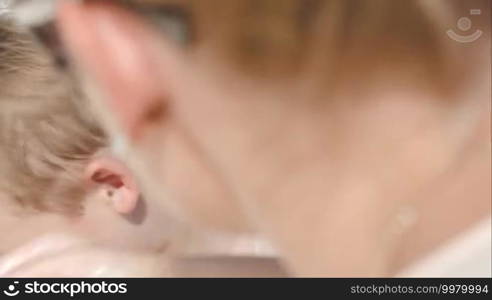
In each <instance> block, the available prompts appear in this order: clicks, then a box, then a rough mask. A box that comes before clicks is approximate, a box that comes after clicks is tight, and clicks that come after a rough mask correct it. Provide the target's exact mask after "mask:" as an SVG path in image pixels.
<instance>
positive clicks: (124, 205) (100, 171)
mask: <svg viewBox="0 0 492 300" xmlns="http://www.w3.org/2000/svg"><path fill="white" fill-rule="evenodd" d="M85 180H86V181H87V182H88V186H89V189H91V191H92V192H97V193H102V194H103V197H106V198H107V199H108V200H109V201H110V202H111V203H112V205H113V208H114V210H115V211H116V212H118V213H119V214H123V215H129V214H131V213H132V212H133V211H134V210H135V208H136V207H137V204H138V201H139V198H140V190H139V189H138V186H137V184H136V181H135V178H134V177H133V174H132V172H131V171H130V170H129V169H128V168H127V167H126V166H125V164H124V163H123V162H121V161H119V160H118V159H116V158H114V157H111V156H104V157H97V158H94V159H93V160H92V161H91V162H90V163H89V165H88V166H87V168H86V172H85Z"/></svg>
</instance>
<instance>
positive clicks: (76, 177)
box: [0, 19, 163, 253]
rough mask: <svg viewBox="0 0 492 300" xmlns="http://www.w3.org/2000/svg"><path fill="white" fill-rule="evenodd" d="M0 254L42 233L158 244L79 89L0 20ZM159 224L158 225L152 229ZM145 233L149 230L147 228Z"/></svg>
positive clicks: (25, 38) (125, 172) (31, 43)
mask: <svg viewBox="0 0 492 300" xmlns="http://www.w3.org/2000/svg"><path fill="white" fill-rule="evenodd" d="M0 82H1V85H2V86H1V88H0V206H1V209H0V239H1V242H0V253H2V252H6V251H8V250H10V249H11V248H14V247H16V246H18V245H20V244H22V243H24V242H26V240H28V239H31V238H33V237H36V236H39V235H42V234H44V233H56V232H60V231H63V232H66V231H70V232H71V233H74V232H75V233H76V234H77V235H82V236H84V237H85V238H89V239H91V240H95V241H98V242H103V243H109V244H112V245H125V246H128V245H130V246H131V245H135V246H138V247H146V248H148V247H160V246H161V242H163V241H162V239H160V238H159V233H157V232H155V233H154V232H153V231H152V227H153V226H150V224H153V225H156V224H155V223H153V222H154V221H152V220H159V219H160V220H162V218H153V217H152V215H157V214H158V212H157V211H158V210H156V209H152V210H150V209H148V207H146V205H148V203H144V201H142V199H141V197H140V193H139V190H138V187H137V185H136V183H135V180H134V178H133V177H132V174H131V172H130V171H129V170H128V169H127V168H126V167H125V165H124V164H123V163H122V162H121V161H119V160H117V159H116V158H114V157H113V155H112V154H111V152H110V151H109V150H108V147H107V146H108V140H107V138H106V135H105V133H104V132H103V130H101V129H100V127H99V126H98V122H97V120H96V119H95V118H94V117H93V115H92V114H91V112H90V108H89V105H88V104H87V103H88V102H86V99H85V97H84V95H83V93H81V92H80V90H78V89H77V88H76V87H75V85H73V84H71V80H70V79H69V78H68V77H67V76H64V75H63V74H62V73H61V72H59V71H58V70H57V68H56V67H55V65H54V64H53V63H52V61H51V60H50V58H49V56H48V55H46V53H45V52H44V50H43V49H42V48H41V47H38V46H37V44H36V42H35V40H34V39H33V37H32V36H31V35H30V34H29V33H28V32H24V31H23V30H21V29H19V28H17V27H16V26H15V25H14V24H13V23H11V22H10V21H8V20H5V19H4V20H0ZM158 227H160V228H161V229H162V226H158ZM151 231H152V232H151Z"/></svg>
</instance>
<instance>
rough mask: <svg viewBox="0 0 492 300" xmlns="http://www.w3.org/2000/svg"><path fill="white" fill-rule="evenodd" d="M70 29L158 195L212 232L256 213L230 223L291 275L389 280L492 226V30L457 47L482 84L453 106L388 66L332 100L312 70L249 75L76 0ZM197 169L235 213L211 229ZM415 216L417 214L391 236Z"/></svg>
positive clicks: (458, 92) (66, 9)
mask: <svg viewBox="0 0 492 300" xmlns="http://www.w3.org/2000/svg"><path fill="white" fill-rule="evenodd" d="M481 3H482V4H483V3H485V2H481ZM483 11H484V12H486V11H489V10H487V9H485V8H484V10H483ZM454 20H455V19H454ZM59 21H60V24H62V26H61V28H62V31H63V32H62V34H63V37H64V40H65V42H66V44H67V45H68V48H69V50H70V51H71V53H72V55H73V57H74V58H75V61H76V62H77V64H78V67H79V69H80V70H81V71H83V72H85V74H89V77H90V78H92V81H94V82H93V83H94V84H95V87H97V89H98V90H99V92H100V94H101V95H102V96H103V98H104V99H105V100H106V102H104V104H103V105H102V109H109V110H110V111H111V112H112V113H113V117H112V118H111V121H108V122H109V123H112V121H114V120H116V125H115V124H111V126H112V128H115V127H116V128H120V129H121V130H123V131H124V132H125V134H126V135H127V136H128V137H129V139H130V144H131V145H132V147H133V148H134V150H135V152H136V153H138V154H140V155H139V157H140V162H139V164H138V166H137V169H139V171H140V175H142V176H143V178H145V179H146V180H145V184H146V185H147V186H146V188H147V190H148V191H150V194H152V195H156V196H157V194H156V193H155V191H157V190H158V189H159V187H161V186H166V187H167V188H168V189H169V192H170V193H171V195H172V196H173V197H171V198H169V199H166V200H162V201H163V202H164V203H165V204H166V205H167V206H168V207H170V208H173V209H172V211H174V212H175V213H176V215H177V216H178V217H180V218H184V219H188V220H190V222H194V223H199V224H201V225H204V224H205V225H206V224H209V225H210V226H215V225H217V221H216V219H217V217H220V216H221V215H222V216H247V218H246V220H245V219H243V218H236V220H240V221H241V223H240V224H234V226H232V225H231V224H227V223H220V222H219V224H221V225H224V224H225V225H226V226H225V228H222V229H223V230H234V229H237V228H242V229H244V228H247V229H253V230H257V231H259V232H261V233H262V234H264V235H265V236H267V237H268V238H269V239H270V241H271V242H272V243H273V244H274V246H275V247H276V248H277V249H278V250H279V252H280V255H281V257H282V259H283V261H284V262H285V263H286V265H287V266H288V268H289V270H290V272H291V274H293V275H300V276H388V275H392V274H395V273H397V272H399V271H401V270H402V269H403V268H404V267H405V266H407V265H409V264H410V263H412V262H414V261H416V260H418V259H419V258H421V257H423V256H424V255H425V254H427V253H428V252H429V251H432V250H433V249H435V248H436V246H437V245H440V244H442V243H443V242H444V241H446V240H447V239H448V238H449V237H451V236H454V235H456V234H457V233H459V232H462V231H464V230H466V229H467V228H469V227H470V226H471V225H472V224H474V223H476V222H478V221H480V220H482V219H484V218H487V217H489V216H490V166H491V162H490V141H489V137H490V125H489V124H490V114H489V113H488V112H489V111H490V72H489V70H488V69H487V68H488V66H490V55H489V53H488V52H487V51H488V49H489V45H490V32H487V33H486V35H485V36H484V39H482V41H481V42H479V43H476V44H475V45H474V47H472V48H470V49H467V50H463V49H464V48H462V47H461V46H460V45H457V44H456V43H453V42H452V41H447V46H448V47H449V49H450V51H451V52H452V53H454V54H455V55H457V57H461V59H462V56H465V57H466V58H468V59H469V61H470V64H469V66H468V67H466V68H464V70H463V69H461V70H460V71H463V72H465V74H467V75H466V76H463V78H469V79H471V78H473V79H474V80H470V81H467V80H464V81H462V82H461V83H460V85H459V87H458V88H457V89H455V92H454V93H453V94H452V95H447V96H446V99H443V97H444V96H442V95H439V94H438V93H437V94H436V93H435V92H434V91H433V90H432V88H430V87H429V86H428V84H429V83H428V82H423V81H421V80H420V78H418V77H414V76H412V75H411V74H406V73H405V72H403V71H401V69H399V68H391V66H390V68H388V69H384V70H383V71H382V73H381V74H377V76H373V77H371V78H359V77H357V76H358V74H357V73H356V72H350V71H347V74H344V76H346V77H347V79H349V80H347V81H346V82H348V83H350V82H359V83H360V82H364V84H360V85H358V86H357V89H355V90H354V89H352V88H351V87H352V85H351V84H347V85H346V86H340V88H339V89H338V91H337V92H336V93H334V94H333V93H332V94H330V98H329V99H327V96H325V94H324V92H325V91H324V90H323V88H322V85H318V84H316V82H317V81H316V78H317V76H318V74H317V73H316V72H315V71H312V73H310V70H307V71H306V73H305V74H304V77H302V78H301V79H296V81H295V82H289V81H284V82H261V81H255V80H251V78H247V77H245V76H243V75H241V74H240V73H238V72H237V71H236V70H234V69H231V68H230V67H229V65H228V64H227V63H224V62H223V61H222V58H221V57H218V56H216V55H214V52H213V49H211V48H208V47H207V45H206V44H205V45H204V46H203V47H201V48H199V49H196V50H195V51H194V52H193V53H192V54H188V56H187V55H185V54H183V53H181V52H180V51H179V50H178V49H176V48H174V47H173V45H172V44H170V43H168V42H166V41H165V40H164V41H163V39H162V37H161V36H159V35H157V34H155V32H154V31H153V30H152V29H151V28H149V27H148V26H147V25H146V24H145V23H143V22H142V21H141V20H140V19H139V18H138V17H136V16H134V15H132V14H131V13H129V12H126V11H124V10H123V9H120V8H118V7H115V6H112V5H109V4H94V3H89V4H85V5H84V4H74V3H64V4H63V5H62V6H61V7H60V14H59ZM450 26H451V25H450ZM484 29H486V28H484ZM444 38H445V36H443V39H444ZM89 49H90V51H89ZM112 49H126V50H127V52H126V53H125V55H122V56H118V55H115V54H114V52H113V51H112ZM149 65H152V67H151V68H149V67H148V66H149ZM313 65H315V64H313ZM351 67H352V68H353V69H354V70H355V69H356V68H355V66H351V65H350V62H347V65H346V69H347V70H351ZM149 70H152V72H154V73H152V74H149ZM135 78H137V79H138V82H139V84H135V81H134V80H135ZM313 78H314V80H313ZM313 83H314V84H313ZM190 87H193V88H190ZM395 87H398V88H395ZM231 99H234V101H231ZM299 99H302V101H298V100H299ZM99 105H100V104H99ZM163 106H165V107H169V108H170V109H169V110H165V113H163V114H158V115H157V116H158V117H157V118H155V117H152V118H149V115H151V116H155V114H148V112H149V111H150V112H152V111H155V110H156V108H157V110H159V108H162V107H163ZM186 161H196V162H197V164H196V165H195V166H197V165H199V166H200V168H201V169H202V170H206V172H207V174H208V175H211V176H208V177H207V181H210V180H212V179H213V183H212V185H208V186H206V188H205V189H204V190H203V193H201V196H202V197H205V198H207V195H210V193H209V190H210V186H214V187H217V188H218V189H220V190H225V191H228V193H230V195H232V196H233V197H224V198H220V199H217V198H214V199H215V201H214V205H216V206H214V209H215V210H217V211H221V212H223V213H222V214H220V215H215V217H216V218H215V221H214V222H213V223H212V220H211V219H207V216H206V215H201V216H200V217H201V219H200V220H199V221H197V220H196V219H193V217H196V216H197V214H196V213H193V212H196V211H197V210H199V209H200V207H201V202H200V199H199V198H195V197H193V195H190V194H189V193H188V192H187V190H186V189H180V188H179V187H182V186H186V183H187V182H189V181H188V180H189V179H190V177H189V176H196V177H193V178H196V179H197V180H200V178H201V177H200V175H201V174H200V173H198V172H184V171H183V169H179V168H175V167H176V166H183V165H185V162H186ZM142 162H143V165H142ZM195 166H193V167H192V168H194V167H195ZM191 170H193V169H191ZM188 171H189V169H188ZM170 174H172V181H171V180H169V178H170ZM190 174H192V175H190ZM477 174H480V175H477ZM202 188H203V187H202ZM207 189H209V190H208V191H207ZM213 190H214V189H212V191H213ZM152 191H154V193H152ZM470 191H473V195H471V194H470ZM196 192H197V191H196V190H194V193H196ZM215 195H216V194H215ZM181 199H186V202H185V205H183V201H180V200H181ZM231 202H232V204H231ZM407 206H411V207H412V208H413V209H414V210H416V211H417V212H418V216H419V218H418V219H417V221H416V222H414V223H413V224H412V226H411V227H409V228H407V227H403V228H399V230H396V231H397V232H400V233H399V234H394V232H393V229H394V228H395V222H396V221H395V219H397V216H398V214H399V212H400V211H401V210H402V208H404V207H407ZM176 207H178V208H179V209H176ZM443 208H445V211H443ZM183 216H184V217H183ZM243 220H244V222H243ZM397 226H398V225H397ZM407 245H411V246H409V247H407ZM401 249H405V251H403V252H402V251H401ZM341 257H343V258H344V259H340V258H341Z"/></svg>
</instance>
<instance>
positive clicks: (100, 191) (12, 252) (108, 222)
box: [0, 150, 169, 277]
mask: <svg viewBox="0 0 492 300" xmlns="http://www.w3.org/2000/svg"><path fill="white" fill-rule="evenodd" d="M84 178H85V182H82V183H81V184H83V185H85V186H86V196H85V197H84V199H83V205H84V210H83V213H82V214H81V215H77V216H71V215H63V214H61V213H49V212H39V211H33V210H30V209H29V208H26V207H20V206H19V205H18V204H17V203H15V202H14V200H13V199H12V198H10V197H9V195H6V194H1V195H0V200H1V201H2V211H1V212H0V222H1V224H0V225H1V226H0V228H5V229H6V230H5V231H3V230H2V243H1V244H0V253H2V254H4V256H3V257H2V258H1V259H0V274H1V276H13V277H16V276H125V275H126V276H162V275H166V274H169V271H168V270H166V264H165V259H164V257H163V256H162V253H164V251H165V250H166V248H167V241H166V239H165V235H163V234H162V230H159V232H158V233H156V230H155V228H156V226H159V227H166V218H165V216H163V215H162V214H159V210H158V209H156V208H153V209H152V210H150V211H149V210H148V209H149V208H150V207H152V205H151V204H149V203H147V202H145V201H144V200H142V199H141V197H140V191H139V189H138V186H137V184H136V182H135V180H134V178H133V175H132V173H131V172H130V171H129V170H128V169H127V167H126V166H125V164H123V163H122V162H121V161H119V160H118V159H116V158H114V157H113V155H111V154H110V153H109V151H105V150H102V151H100V152H99V153H98V154H96V155H95V156H94V157H93V159H91V161H90V162H88V164H87V167H86V170H85V174H84ZM46 197H50V196H49V195H46ZM121 249H124V251H123V252H122V251H121ZM88 258H90V259H89V261H90V262H91V263H83V264H80V263H79V262H80V261H85V260H87V259H88ZM156 265H157V266H160V267H159V268H157V267H156ZM62 266H63V267H62ZM102 268H104V270H102Z"/></svg>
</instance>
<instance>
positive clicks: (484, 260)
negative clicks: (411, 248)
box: [396, 218, 492, 278]
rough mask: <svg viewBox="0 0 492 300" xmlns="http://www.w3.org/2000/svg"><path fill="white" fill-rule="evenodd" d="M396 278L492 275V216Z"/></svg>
mask: <svg viewBox="0 0 492 300" xmlns="http://www.w3.org/2000/svg"><path fill="white" fill-rule="evenodd" d="M396 277H488V278H490V277H492V219H490V218H489V219H487V220H485V221H482V222H480V223H479V224H477V225H476V226H474V228H472V229H471V230H469V231H468V232H465V233H463V234H461V235H459V236H457V237H456V238H454V239H453V240H452V241H450V242H449V243H447V244H446V245H443V246H442V247H440V248H439V249H438V250H436V251H434V252H433V253H432V254H430V255H429V256H427V257H426V258H424V259H422V260H421V261H419V262H418V263H416V264H414V265H413V266H410V267H409V268H407V269H406V270H404V271H403V272H401V273H400V274H398V275H397V276H396Z"/></svg>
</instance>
